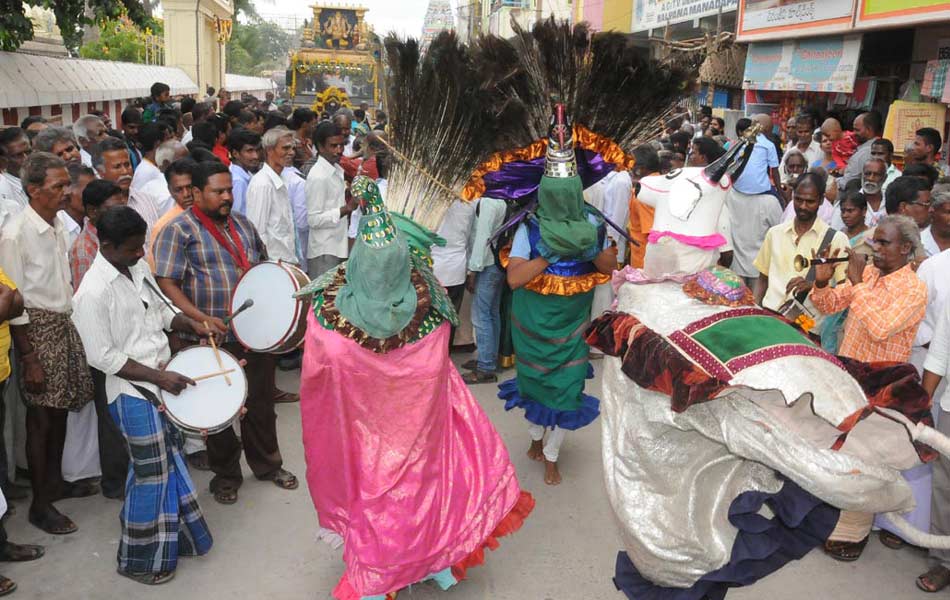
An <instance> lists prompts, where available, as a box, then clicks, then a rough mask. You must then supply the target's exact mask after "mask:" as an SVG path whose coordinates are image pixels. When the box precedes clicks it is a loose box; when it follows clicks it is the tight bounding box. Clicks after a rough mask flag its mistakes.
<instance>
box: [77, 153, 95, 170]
mask: <svg viewBox="0 0 950 600" xmlns="http://www.w3.org/2000/svg"><path fill="white" fill-rule="evenodd" d="M79 160H80V161H81V162H82V164H84V165H86V166H87V167H89V168H90V169H92V168H94V167H93V166H92V154H89V153H88V152H86V151H85V150H84V149H83V148H80V149H79Z"/></svg>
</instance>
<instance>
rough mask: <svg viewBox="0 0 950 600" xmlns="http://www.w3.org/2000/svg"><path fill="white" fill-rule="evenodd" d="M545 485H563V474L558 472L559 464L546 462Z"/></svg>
mask: <svg viewBox="0 0 950 600" xmlns="http://www.w3.org/2000/svg"><path fill="white" fill-rule="evenodd" d="M544 483H546V484H548V485H558V484H559V483H561V472H560V471H558V470H557V463H556V462H551V461H549V460H547V459H545V460H544Z"/></svg>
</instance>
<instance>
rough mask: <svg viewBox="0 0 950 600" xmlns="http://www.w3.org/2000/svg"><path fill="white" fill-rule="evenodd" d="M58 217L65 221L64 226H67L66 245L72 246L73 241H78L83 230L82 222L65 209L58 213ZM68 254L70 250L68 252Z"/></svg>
mask: <svg viewBox="0 0 950 600" xmlns="http://www.w3.org/2000/svg"><path fill="white" fill-rule="evenodd" d="M56 218H57V219H59V220H60V221H62V222H63V227H64V228H66V242H67V243H66V247H67V248H72V247H73V242H75V241H76V238H78V237H79V234H80V233H81V232H82V223H77V222H76V221H74V220H73V218H72V217H70V216H69V213H68V212H66V211H65V210H61V211H59V212H58V213H56ZM67 254H68V252H67Z"/></svg>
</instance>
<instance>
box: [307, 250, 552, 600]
mask: <svg viewBox="0 0 950 600" xmlns="http://www.w3.org/2000/svg"><path fill="white" fill-rule="evenodd" d="M344 272H345V266H344V267H341V268H340V271H339V272H338V274H337V276H336V278H335V282H336V284H339V283H340V282H341V281H342V280H343V279H342V278H343V277H344ZM424 279H427V278H423V277H421V276H420V275H419V273H418V272H414V277H413V280H414V283H415V284H416V288H417V290H419V291H420V309H422V308H423V307H422V304H423V302H424V298H430V296H429V293H428V287H429V285H428V283H429V282H426V281H425V280H424ZM333 288H334V284H331V285H330V286H328V287H327V289H325V290H323V291H322V292H320V293H318V294H317V295H316V296H315V297H314V311H311V313H310V315H309V320H308V327H307V335H306V341H305V347H304V348H305V351H304V359H303V370H302V376H301V389H300V396H301V398H300V411H301V415H302V422H303V441H304V448H305V456H306V461H307V484H308V486H309V488H310V495H311V497H312V499H313V503H314V506H315V507H316V509H317V513H318V515H319V521H320V525H321V526H322V527H325V528H327V529H330V530H332V531H334V532H336V533H338V534H339V535H340V536H342V538H343V540H344V544H345V545H344V551H343V560H344V562H345V563H346V570H345V572H344V574H343V576H342V578H341V580H340V582H339V584H338V585H337V586H336V588H335V589H334V591H333V594H334V597H336V598H338V599H340V600H359V599H362V598H376V597H379V598H384V597H386V595H387V594H392V595H394V594H395V592H397V591H398V590H400V589H401V588H403V587H406V586H408V585H410V584H413V583H416V582H419V581H424V580H427V579H435V581H436V583H438V584H439V585H440V586H442V587H443V589H445V588H447V587H449V586H451V585H453V584H454V583H456V582H457V581H459V580H461V579H462V578H464V576H465V570H466V568H468V567H471V566H475V565H478V564H481V563H482V562H483V552H484V549H485V548H486V547H488V548H491V549H494V548H496V547H497V546H498V542H497V541H496V538H497V537H499V536H503V535H506V534H508V533H512V532H514V531H516V530H517V529H518V528H519V527H520V526H521V523H522V522H523V520H524V518H525V517H527V515H528V514H529V513H530V512H531V509H532V508H533V507H534V500H533V498H532V497H531V495H530V494H528V493H527V492H523V491H521V488H520V485H519V484H518V479H517V477H516V475H515V469H514V467H513V466H512V464H511V461H510V459H509V457H508V451H507V450H506V449H505V446H504V444H503V443H502V440H501V438H500V437H499V435H498V433H497V432H496V431H495V428H494V426H493V425H492V424H491V422H490V421H489V419H488V417H487V416H486V415H485V413H484V412H483V411H482V409H481V407H480V406H479V405H478V402H477V401H476V400H475V398H474V397H473V396H472V394H471V392H469V390H468V388H467V387H466V386H465V383H464V382H463V381H462V378H461V376H460V375H459V373H458V371H457V370H456V368H455V366H454V365H453V364H452V362H451V361H450V360H449V354H448V337H449V323H448V322H447V321H445V320H444V319H441V318H439V317H438V315H437V314H436V313H434V311H432V310H430V308H431V305H430V306H428V307H425V310H420V312H419V313H418V315H419V317H420V318H418V319H414V320H413V324H411V325H410V327H407V329H410V328H411V327H415V331H414V332H409V333H408V334H406V332H400V333H399V334H398V335H397V336H393V337H391V338H388V339H386V340H374V339H373V338H368V337H367V336H366V334H365V333H363V332H362V331H360V330H358V329H356V328H354V327H353V326H352V325H350V324H349V323H347V322H346V321H345V319H342V318H341V317H340V315H339V312H337V311H335V310H334V309H333V307H332V304H333V299H334V295H335V293H334V291H333ZM439 291H441V290H439ZM429 301H430V300H425V302H429ZM397 338H399V339H397Z"/></svg>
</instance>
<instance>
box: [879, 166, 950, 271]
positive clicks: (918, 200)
mask: <svg viewBox="0 0 950 600" xmlns="http://www.w3.org/2000/svg"><path fill="white" fill-rule="evenodd" d="M886 207H887V214H889V215H904V216H905V217H910V218H911V219H913V221H914V223H916V224H917V228H918V229H920V230H921V242H923V235H922V233H923V231H925V230H926V229H928V226H929V225H930V189H929V188H928V186H927V183H926V182H924V181H923V180H921V179H920V178H918V177H909V176H907V175H904V176H902V177H898V178H897V179H895V180H894V183H892V184H891V185H890V187H888V189H887V201H886ZM930 241H931V247H930V248H928V247H927V245H926V244H924V245H923V251H924V252H925V255H924V256H918V257H917V258H919V259H923V258H926V257H928V256H933V255H934V254H937V253H939V252H940V249H939V248H938V247H937V246H936V244H935V243H933V236H932V235H931V236H930Z"/></svg>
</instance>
